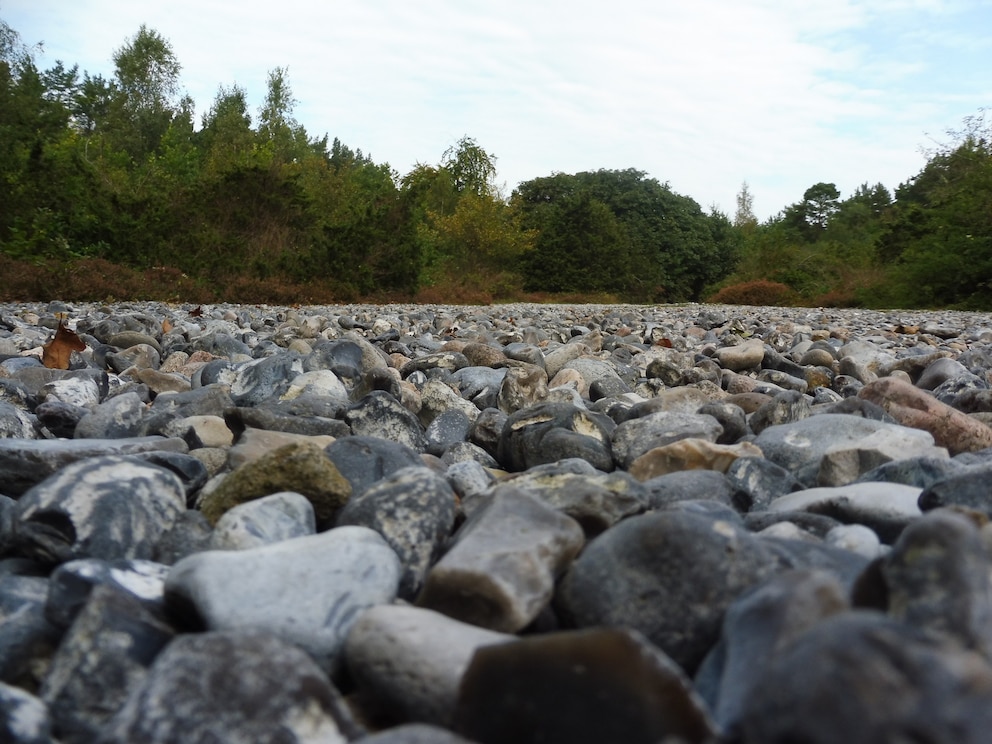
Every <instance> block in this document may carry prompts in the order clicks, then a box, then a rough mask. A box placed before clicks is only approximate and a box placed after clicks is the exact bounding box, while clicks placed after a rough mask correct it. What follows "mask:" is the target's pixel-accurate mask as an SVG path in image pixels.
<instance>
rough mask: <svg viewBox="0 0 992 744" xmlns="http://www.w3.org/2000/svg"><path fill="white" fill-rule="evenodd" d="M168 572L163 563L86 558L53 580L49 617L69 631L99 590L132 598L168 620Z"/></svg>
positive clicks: (65, 567)
mask: <svg viewBox="0 0 992 744" xmlns="http://www.w3.org/2000/svg"><path fill="white" fill-rule="evenodd" d="M168 571H169V569H168V566H165V565H163V564H161V563H155V562H152V561H142V560H133V561H103V560H99V559H97V558H83V559H80V560H77V561H69V562H68V563H63V564H62V565H61V566H59V567H58V568H56V569H55V570H54V571H53V572H52V574H51V576H50V577H49V582H48V599H47V601H46V602H45V617H46V618H47V619H48V621H49V622H51V623H52V624H53V625H55V626H56V627H58V628H62V629H65V628H68V627H69V626H70V625H71V624H72V621H73V620H75V618H76V615H78V614H79V611H80V610H82V608H83V606H84V605H85V604H86V601H87V600H88V599H89V597H90V595H91V594H92V593H93V591H94V590H95V589H96V588H97V587H99V586H107V587H110V588H112V589H114V590H115V591H117V592H118V593H121V594H127V595H130V596H131V597H133V598H134V599H135V600H136V601H137V602H140V603H141V604H142V605H143V606H144V608H145V610H146V611H148V612H150V613H152V614H154V615H157V616H159V617H164V605H163V598H164V590H165V577H166V575H167V574H168Z"/></svg>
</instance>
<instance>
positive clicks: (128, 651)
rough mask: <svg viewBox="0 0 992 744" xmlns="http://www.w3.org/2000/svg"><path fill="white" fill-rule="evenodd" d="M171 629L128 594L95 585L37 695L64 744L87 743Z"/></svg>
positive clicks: (136, 681)
mask: <svg viewBox="0 0 992 744" xmlns="http://www.w3.org/2000/svg"><path fill="white" fill-rule="evenodd" d="M173 635H174V631H173V630H172V628H170V627H169V626H168V625H166V624H165V623H164V622H162V620H161V619H159V618H158V617H157V616H156V615H154V614H152V613H150V612H149V611H148V610H147V609H146V608H145V607H144V606H143V604H142V603H141V602H140V601H138V599H136V598H135V597H134V596H133V595H131V594H129V593H125V592H120V591H118V590H116V589H114V588H111V587H109V586H106V585H105V586H98V587H96V588H95V589H94V590H93V592H92V593H91V594H90V596H89V599H88V600H87V601H86V604H85V606H84V607H83V609H82V611H81V612H80V613H79V615H78V616H77V617H76V619H75V621H74V622H73V623H72V627H70V628H69V630H68V632H67V633H66V634H65V637H64V638H63V640H62V643H61V644H60V645H59V648H58V651H57V652H56V653H55V656H54V657H53V658H52V664H51V667H50V668H49V670H48V673H47V674H46V675H45V681H44V684H43V685H42V688H41V698H42V699H43V700H44V701H45V702H46V703H47V704H48V707H49V710H50V711H51V714H52V722H53V728H54V731H55V734H56V735H57V736H58V737H59V739H60V741H62V742H64V743H65V744H89V742H92V741H93V740H94V738H95V737H96V734H97V732H98V731H99V730H100V728H101V727H102V726H103V724H105V723H106V722H107V721H108V720H109V719H110V717H111V716H112V715H113V714H114V713H115V712H116V711H117V709H118V708H120V707H121V705H123V704H124V701H125V700H126V699H127V696H128V694H129V693H130V691H131V689H132V688H134V687H136V686H137V685H138V684H140V682H141V681H142V680H143V679H144V676H145V672H146V670H147V668H148V666H149V665H150V664H151V663H152V661H153V660H154V658H155V656H156V655H157V654H158V652H159V651H160V650H161V649H162V648H164V647H165V645H166V644H167V643H168V642H169V641H170V640H172V637H173Z"/></svg>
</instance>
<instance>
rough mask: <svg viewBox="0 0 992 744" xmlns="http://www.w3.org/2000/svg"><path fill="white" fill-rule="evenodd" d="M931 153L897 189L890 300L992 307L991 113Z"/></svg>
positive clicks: (887, 249)
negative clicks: (916, 170)
mask: <svg viewBox="0 0 992 744" xmlns="http://www.w3.org/2000/svg"><path fill="white" fill-rule="evenodd" d="M948 134H949V135H950V137H951V138H952V139H951V141H950V142H948V143H947V144H943V145H940V146H938V147H937V148H936V149H935V150H933V151H932V152H931V153H930V159H929V161H928V162H927V164H926V165H925V166H924V168H923V170H922V171H920V173H919V174H917V175H916V176H915V177H914V178H912V179H910V180H909V181H907V182H906V183H904V184H902V185H900V186H899V188H898V189H896V201H895V203H894V205H893V207H892V209H891V216H890V219H889V222H890V228H889V230H888V231H887V232H886V233H885V235H884V236H883V237H882V240H881V249H880V254H881V258H882V260H883V261H885V263H886V266H887V269H888V273H889V282H888V283H887V285H886V289H887V290H888V291H889V294H887V295H884V297H885V299H887V300H888V301H889V302H891V303H893V304H901V305H914V306H920V305H922V306H926V307H962V308H979V309H989V308H992V123H990V122H989V121H988V120H987V114H986V111H984V110H983V111H981V112H980V113H979V114H978V115H976V116H972V117H968V118H966V119H965V121H964V127H963V128H962V129H961V130H957V131H951V132H949V133H948Z"/></svg>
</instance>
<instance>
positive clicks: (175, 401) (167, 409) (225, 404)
mask: <svg viewBox="0 0 992 744" xmlns="http://www.w3.org/2000/svg"><path fill="white" fill-rule="evenodd" d="M212 363H213V362H211V364H212ZM231 408H234V400H233V399H232V398H231V393H230V390H229V388H228V386H227V385H223V384H211V385H204V386H203V387H194V388H193V389H192V390H189V391H186V392H182V393H159V394H158V395H156V396H155V400H154V401H153V402H152V409H151V410H152V414H157V413H171V414H174V415H175V417H176V418H186V417H188V416H223V415H224V413H225V411H227V410H229V409H231Z"/></svg>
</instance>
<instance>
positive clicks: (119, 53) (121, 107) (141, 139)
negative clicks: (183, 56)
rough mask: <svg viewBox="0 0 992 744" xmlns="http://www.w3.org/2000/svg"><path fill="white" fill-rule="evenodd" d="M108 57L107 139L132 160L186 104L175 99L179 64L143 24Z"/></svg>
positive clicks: (145, 152)
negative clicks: (109, 126) (111, 68)
mask: <svg viewBox="0 0 992 744" xmlns="http://www.w3.org/2000/svg"><path fill="white" fill-rule="evenodd" d="M113 61H114V68H115V73H114V84H113V85H114V87H113V89H112V90H113V93H114V95H113V98H112V101H111V111H110V115H111V117H112V122H113V124H112V126H113V138H114V142H115V144H116V145H117V146H118V147H120V148H121V149H123V150H125V151H126V152H127V153H128V154H130V156H131V157H132V158H133V159H134V160H135V161H136V162H138V161H140V160H142V159H144V158H145V157H146V156H147V155H148V154H149V153H151V152H153V151H154V150H155V148H157V147H158V146H159V143H160V142H161V140H162V137H163V136H164V135H165V133H166V131H167V130H168V128H169V125H170V124H171V123H172V120H173V118H174V117H175V116H176V115H177V114H179V113H181V110H182V109H183V108H191V107H190V106H189V104H188V103H183V102H182V101H181V99H182V96H181V95H180V85H179V73H180V71H181V70H182V66H181V65H180V64H179V61H178V60H177V59H176V56H175V53H174V52H173V50H172V45H171V44H170V43H169V42H168V41H167V40H166V39H165V38H164V37H163V36H162V35H161V34H159V33H158V32H157V31H154V30H152V29H149V28H148V27H147V26H145V25H144V24H142V26H141V28H140V29H139V30H138V33H137V34H135V36H134V38H132V39H130V40H128V41H127V42H125V44H124V45H123V46H122V47H120V48H119V49H117V50H116V51H115V52H114V55H113Z"/></svg>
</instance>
